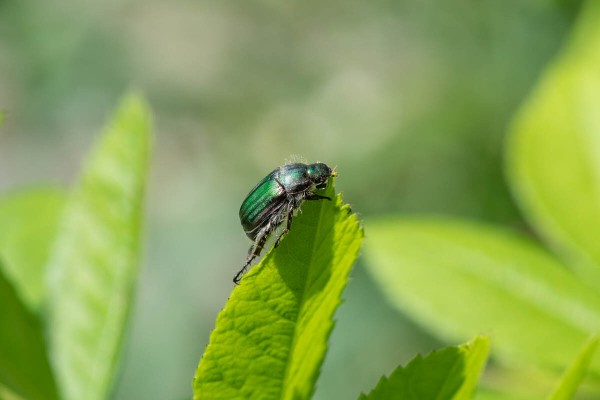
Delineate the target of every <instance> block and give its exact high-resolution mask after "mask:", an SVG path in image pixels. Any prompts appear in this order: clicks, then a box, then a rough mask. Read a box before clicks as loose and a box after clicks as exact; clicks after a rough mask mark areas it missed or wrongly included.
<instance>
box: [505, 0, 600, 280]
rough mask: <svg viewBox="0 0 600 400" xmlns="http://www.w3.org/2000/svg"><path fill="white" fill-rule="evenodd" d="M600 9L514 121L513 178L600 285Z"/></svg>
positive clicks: (558, 244)
mask: <svg viewBox="0 0 600 400" xmlns="http://www.w3.org/2000/svg"><path fill="white" fill-rule="evenodd" d="M598 110H600V2H598V1H588V2H587V4H586V6H585V7H584V8H583V10H582V14H581V17H580V20H579V22H578V24H577V26H576V30H575V32H574V35H573V37H572V40H571V42H570V44H569V46H568V47H567V49H566V50H565V51H564V52H563V54H562V56H561V58H560V59H559V60H558V61H557V62H556V64H555V65H554V66H553V67H552V68H551V69H550V70H548V71H547V72H546V74H545V75H544V77H543V78H542V80H541V81H540V82H539V84H538V85H537V87H536V88H535V90H534V91H533V93H532V94H531V96H530V98H529V100H528V101H527V103H526V104H525V105H524V107H523V108H522V110H521V112H520V113H519V115H518V117H517V118H516V120H515V121H514V124H513V127H512V134H511V136H510V141H509V145H508V148H507V156H508V165H507V167H508V176H509V178H510V181H511V185H512V187H513V189H514V192H515V194H516V197H517V199H518V200H519V202H520V204H521V206H522V208H523V209H524V211H525V214H526V216H527V217H528V218H529V220H530V222H531V223H532V224H533V226H534V227H536V228H537V230H538V231H539V232H540V233H541V234H542V235H543V236H544V237H545V238H546V239H547V240H548V241H549V242H550V243H551V244H552V245H553V247H555V248H556V249H557V250H559V251H560V252H561V253H562V254H563V255H564V256H565V257H566V259H567V260H569V262H570V263H572V264H573V265H574V266H576V267H578V268H579V270H580V271H581V272H582V273H583V274H585V275H586V276H589V277H594V278H595V279H596V286H598V284H600V268H599V265H600V246H598V237H600V112H598Z"/></svg>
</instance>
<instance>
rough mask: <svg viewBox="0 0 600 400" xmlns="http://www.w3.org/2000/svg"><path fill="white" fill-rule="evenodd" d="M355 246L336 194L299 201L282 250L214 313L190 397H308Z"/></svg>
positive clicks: (352, 224)
mask: <svg viewBox="0 0 600 400" xmlns="http://www.w3.org/2000/svg"><path fill="white" fill-rule="evenodd" d="M333 194H334V191H333V184H330V185H329V189H328V192H327V195H328V196H330V197H332V196H333ZM361 241H362V228H361V227H360V224H359V222H358V221H357V218H356V215H355V214H351V211H350V208H349V207H348V206H347V205H343V204H342V200H341V196H340V195H337V196H336V197H335V198H334V199H333V200H332V201H326V200H325V201H307V202H305V203H304V204H303V206H302V213H300V214H299V215H298V216H297V217H296V218H294V221H293V223H292V229H291V230H290V232H289V234H288V235H287V236H286V238H285V239H284V240H283V241H282V243H281V245H280V246H279V247H278V248H277V249H275V250H272V251H270V252H269V253H268V254H267V255H266V256H265V257H264V259H263V260H262V262H261V263H260V264H258V265H256V266H255V267H254V268H253V269H252V270H251V271H250V272H249V273H248V274H247V275H246V276H245V277H244V278H243V279H242V282H241V284H240V286H238V287H236V288H235V289H234V290H233V293H232V295H231V298H230V299H229V301H228V302H227V304H226V306H225V308H224V309H223V310H222V311H221V313H220V314H219V316H218V318H217V326H216V328H215V330H214V331H213V332H212V334H211V336H210V343H209V345H208V347H207V348H206V351H205V353H204V356H203V358H202V360H201V361H200V364H199V366H198V369H197V371H196V376H195V378H194V399H244V398H246V399H250V398H259V397H260V398H277V399H308V398H310V397H311V395H312V393H313V392H314V387H315V381H316V379H317V377H318V375H319V371H320V367H321V364H322V362H323V359H324V357H325V352H326V350H327V339H328V337H329V334H330V333H331V330H332V329H333V314H334V312H335V310H336V309H337V307H338V305H339V304H340V302H341V299H340V298H341V294H342V291H343V289H344V288H345V286H346V284H347V282H348V274H349V273H350V269H351V267H352V264H353V263H354V260H355V259H356V256H357V254H358V250H359V247H360V243H361ZM240 261H241V260H240ZM232 272H234V271H232Z"/></svg>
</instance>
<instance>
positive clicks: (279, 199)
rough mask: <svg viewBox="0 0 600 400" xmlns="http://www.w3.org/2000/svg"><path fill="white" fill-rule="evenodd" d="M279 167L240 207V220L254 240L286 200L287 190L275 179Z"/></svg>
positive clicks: (253, 190) (252, 191)
mask: <svg viewBox="0 0 600 400" xmlns="http://www.w3.org/2000/svg"><path fill="white" fill-rule="evenodd" d="M277 171H278V169H276V170H274V171H273V172H271V173H270V174H269V175H267V176H266V177H265V178H264V179H263V180H262V181H260V182H259V183H258V184H257V185H256V186H255V187H254V188H253V189H252V190H251V191H250V193H248V196H246V198H245V199H244V201H243V203H242V206H241V207H240V222H241V223H242V227H243V228H244V232H246V235H247V236H248V237H249V238H250V239H252V240H254V239H255V238H256V235H257V234H258V231H259V230H260V227H262V226H263V225H264V224H265V223H266V222H267V220H268V219H269V218H270V217H271V216H272V215H273V214H274V213H276V212H277V210H278V209H279V208H281V207H282V206H283V205H284V203H285V200H286V194H285V190H284V189H283V187H281V185H280V184H279V183H278V182H277V181H276V180H275V176H276V173H277Z"/></svg>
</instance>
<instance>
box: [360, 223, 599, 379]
mask: <svg viewBox="0 0 600 400" xmlns="http://www.w3.org/2000/svg"><path fill="white" fill-rule="evenodd" d="M369 227H370V229H369V236H368V242H367V245H366V246H365V255H366V260H367V266H368V267H369V271H370V272H371V273H372V274H373V276H374V277H375V279H376V281H377V282H379V285H380V286H381V287H382V289H383V290H384V291H385V292H386V293H387V295H388V297H389V299H390V300H391V302H392V303H393V304H394V305H396V306H397V307H398V308H400V309H402V310H403V311H405V312H406V313H408V314H410V315H411V316H412V317H413V318H414V319H415V320H416V321H418V322H420V323H421V324H422V325H423V326H425V327H427V328H429V329H430V330H431V332H433V333H434V334H437V335H440V336H441V337H443V338H446V339H449V340H462V339H463V338H464V337H468V336H469V335H473V334H476V333H479V332H489V333H491V334H493V337H494V348H493V350H492V351H493V352H494V353H495V354H497V355H499V356H500V357H502V358H503V359H504V360H506V361H511V362H514V361H517V360H521V361H528V362H531V363H534V364H536V365H547V366H554V367H560V368H562V367H563V366H565V365H567V364H568V363H569V362H570V358H569V355H570V354H575V353H576V352H577V350H578V348H579V344H580V343H581V342H582V341H584V340H585V339H586V338H587V337H588V336H589V335H590V334H591V333H592V332H596V331H598V330H600V313H598V310H600V294H599V293H598V292H597V291H595V290H593V289H591V288H590V287H589V286H587V285H586V283H584V282H582V281H580V280H579V279H577V278H575V277H574V276H573V275H572V274H571V273H570V272H569V271H568V270H567V269H566V268H564V266H563V265H561V264H560V263H559V262H558V261H556V260H555V259H554V258H552V257H551V256H549V255H548V254H547V253H545V252H544V251H543V250H542V249H541V248H539V247H538V246H537V245H535V244H533V243H531V242H529V241H527V240H525V239H523V238H522V237H519V236H517V235H515V234H511V233H508V232H503V231H500V230H496V229H494V228H491V227H488V226H485V225H479V224H469V223H466V222H459V221H453V220H449V219H433V218H432V219H410V220H403V219H400V218H396V219H387V220H379V221H377V220H374V221H370V224H369ZM595 368H596V371H600V364H598V363H596V364H595Z"/></svg>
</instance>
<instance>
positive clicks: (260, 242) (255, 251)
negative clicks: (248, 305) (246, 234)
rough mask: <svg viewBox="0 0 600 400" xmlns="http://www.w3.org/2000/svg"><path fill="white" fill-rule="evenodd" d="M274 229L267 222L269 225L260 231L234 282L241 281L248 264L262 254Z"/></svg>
mask: <svg viewBox="0 0 600 400" xmlns="http://www.w3.org/2000/svg"><path fill="white" fill-rule="evenodd" d="M272 230H273V227H272V225H271V224H270V223H269V224H267V226H265V227H264V228H262V229H261V230H260V231H259V232H258V235H256V240H255V241H254V243H253V244H252V246H250V249H248V255H247V256H246V263H245V264H244V266H243V267H242V269H240V270H239V271H238V273H237V274H235V276H234V277H233V283H235V284H236V285H237V284H239V283H240V280H241V279H242V275H244V273H245V272H246V269H248V266H249V265H250V263H252V261H253V260H254V259H255V258H256V257H258V256H259V255H260V252H261V251H262V249H263V247H264V246H265V243H266V241H267V238H268V237H269V234H270V233H271V231H272Z"/></svg>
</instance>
